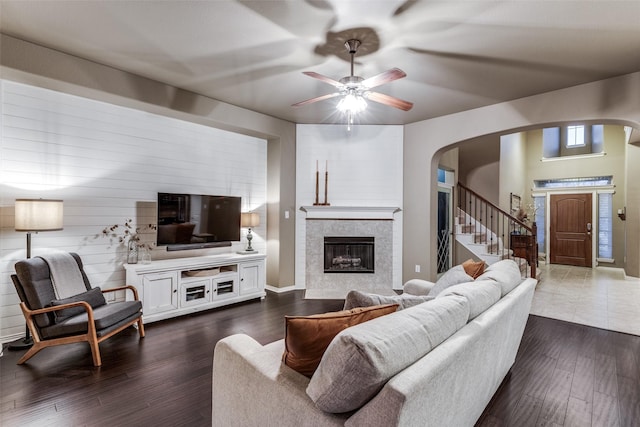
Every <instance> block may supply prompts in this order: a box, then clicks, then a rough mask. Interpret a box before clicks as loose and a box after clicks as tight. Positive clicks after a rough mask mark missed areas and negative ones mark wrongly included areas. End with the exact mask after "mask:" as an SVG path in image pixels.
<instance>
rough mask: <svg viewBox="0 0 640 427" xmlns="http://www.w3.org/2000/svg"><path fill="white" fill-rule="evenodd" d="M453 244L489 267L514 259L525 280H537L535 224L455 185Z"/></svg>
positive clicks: (459, 185) (461, 186)
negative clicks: (456, 196)
mask: <svg viewBox="0 0 640 427" xmlns="http://www.w3.org/2000/svg"><path fill="white" fill-rule="evenodd" d="M455 236H456V241H457V242H459V243H460V244H461V245H462V246H464V247H465V248H466V249H467V250H469V251H470V252H471V253H473V254H474V255H475V256H476V257H478V258H479V259H481V260H483V261H484V262H486V263H487V264H488V265H491V264H493V263H495V262H497V261H500V260H502V259H513V260H514V261H516V262H517V263H518V265H519V266H520V271H522V273H523V276H524V277H536V267H537V264H538V250H537V244H536V225H535V223H533V224H532V226H529V225H527V224H525V223H523V222H522V221H520V220H518V219H517V218H515V217H514V216H512V215H511V214H509V213H507V212H505V211H503V210H502V209H500V208H499V207H498V206H495V205H494V204H492V203H491V202H489V201H488V200H486V199H485V198H483V197H482V196H480V195H479V194H477V193H475V192H474V191H473V190H470V189H469V188H467V187H465V186H464V185H462V184H458V207H457V208H456V216H455Z"/></svg>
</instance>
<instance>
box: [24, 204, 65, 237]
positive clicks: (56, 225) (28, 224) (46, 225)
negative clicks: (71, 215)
mask: <svg viewBox="0 0 640 427" xmlns="http://www.w3.org/2000/svg"><path fill="white" fill-rule="evenodd" d="M15 209H16V210H15V229H16V231H55V230H62V200H50V199H49V200H47V199H16V208H15Z"/></svg>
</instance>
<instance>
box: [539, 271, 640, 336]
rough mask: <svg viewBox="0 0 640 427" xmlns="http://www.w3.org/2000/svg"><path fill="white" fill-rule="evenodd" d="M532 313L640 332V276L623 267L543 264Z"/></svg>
mask: <svg viewBox="0 0 640 427" xmlns="http://www.w3.org/2000/svg"><path fill="white" fill-rule="evenodd" d="M540 270H541V275H540V282H539V283H538V285H537V287H536V291H535V294H534V296H533V304H532V306H531V314H535V315H538V316H544V317H550V318H552V319H558V320H565V321H568V322H574V323H580V324H583V325H588V326H595V327H597V328H602V329H608V330H612V331H618V332H625V333H628V334H634V335H640V279H637V278H632V277H625V275H624V271H623V270H622V269H613V268H604V267H598V268H595V269H591V268H585V267H571V266H565V265H556V264H548V265H540Z"/></svg>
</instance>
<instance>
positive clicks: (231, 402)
mask: <svg viewBox="0 0 640 427" xmlns="http://www.w3.org/2000/svg"><path fill="white" fill-rule="evenodd" d="M283 351H284V342H283V341H280V342H279V343H272V344H269V345H267V346H262V345H261V344H260V343H258V342H257V341H255V340H254V339H253V338H251V337H249V336H247V335H244V334H238V335H231V336H229V337H226V338H224V339H222V340H220V341H218V343H217V344H216V346H215V350H214V356H213V392H212V399H213V402H212V423H213V425H214V426H258V425H295V426H338V425H344V421H345V420H346V418H347V416H344V415H333V414H328V413H325V412H323V411H321V410H320V409H318V408H316V406H315V405H314V403H313V402H312V401H311V399H310V398H309V396H307V393H306V389H307V385H308V384H309V379H308V378H307V377H305V376H304V375H302V374H300V373H298V372H296V371H294V370H293V369H291V368H289V367H288V366H286V365H284V364H283V363H282V361H281V360H282V353H283Z"/></svg>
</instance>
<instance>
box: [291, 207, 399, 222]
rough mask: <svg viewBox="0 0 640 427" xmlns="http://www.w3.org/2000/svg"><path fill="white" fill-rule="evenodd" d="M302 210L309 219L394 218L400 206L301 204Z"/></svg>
mask: <svg viewBox="0 0 640 427" xmlns="http://www.w3.org/2000/svg"><path fill="white" fill-rule="evenodd" d="M300 210H301V211H303V212H305V213H306V214H307V219H337V220H341V219H344V220H351V219H373V220H393V215H394V214H395V213H396V212H400V210H401V209H400V208H398V207H393V206H379V207H369V206H322V205H313V206H301V207H300Z"/></svg>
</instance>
